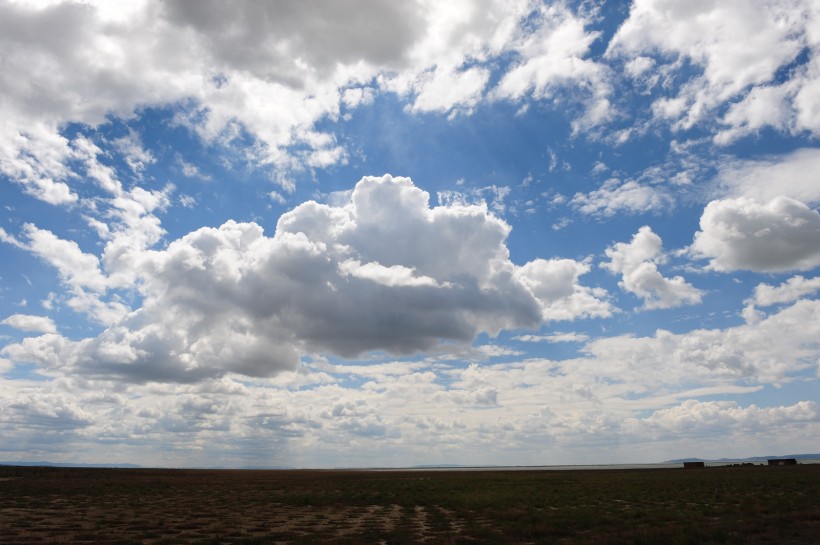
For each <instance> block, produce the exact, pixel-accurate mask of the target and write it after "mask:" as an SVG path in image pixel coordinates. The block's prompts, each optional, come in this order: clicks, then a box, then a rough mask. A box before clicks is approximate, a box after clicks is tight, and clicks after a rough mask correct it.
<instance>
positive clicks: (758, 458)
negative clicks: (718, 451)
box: [663, 454, 820, 464]
mask: <svg viewBox="0 0 820 545" xmlns="http://www.w3.org/2000/svg"><path fill="white" fill-rule="evenodd" d="M772 458H794V459H795V460H820V454H778V455H772V456H752V457H750V458H717V459H712V460H710V459H705V458H678V459H676V460H667V461H665V462H663V463H664V464H682V463H683V462H765V461H766V460H770V459H772Z"/></svg>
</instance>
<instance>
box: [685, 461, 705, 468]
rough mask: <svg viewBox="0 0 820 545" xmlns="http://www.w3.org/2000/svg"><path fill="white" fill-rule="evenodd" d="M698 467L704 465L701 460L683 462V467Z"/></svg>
mask: <svg viewBox="0 0 820 545" xmlns="http://www.w3.org/2000/svg"><path fill="white" fill-rule="evenodd" d="M699 467H706V464H705V463H703V462H683V469H697V468H699Z"/></svg>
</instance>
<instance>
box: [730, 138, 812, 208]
mask: <svg viewBox="0 0 820 545" xmlns="http://www.w3.org/2000/svg"><path fill="white" fill-rule="evenodd" d="M819 171H820V149H816V148H803V149H799V150H796V151H794V152H792V153H789V154H787V155H781V156H775V157H769V158H764V159H747V160H736V159H735V160H733V159H731V158H728V157H727V158H724V159H722V160H721V166H720V170H719V171H718V175H717V176H716V183H717V188H716V191H717V192H718V193H719V194H720V196H721V197H747V198H749V199H754V200H756V201H758V202H767V201H770V200H772V199H774V198H775V197H779V196H781V195H782V196H785V197H790V198H792V199H795V200H798V201H802V202H804V203H806V204H816V203H820V184H818V183H817V172H819Z"/></svg>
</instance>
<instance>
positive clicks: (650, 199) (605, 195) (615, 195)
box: [570, 178, 672, 217]
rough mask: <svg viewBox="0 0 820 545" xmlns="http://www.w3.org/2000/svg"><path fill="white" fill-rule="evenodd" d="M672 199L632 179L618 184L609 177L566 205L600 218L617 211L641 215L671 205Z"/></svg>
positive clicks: (657, 189) (575, 196)
mask: <svg viewBox="0 0 820 545" xmlns="http://www.w3.org/2000/svg"><path fill="white" fill-rule="evenodd" d="M671 204H672V198H671V197H670V196H669V195H668V194H667V193H666V192H665V191H663V190H662V189H659V188H657V187H654V186H651V185H646V184H642V183H640V182H637V181H635V180H628V181H626V182H621V180H618V179H615V178H612V179H609V180H607V181H606V182H604V183H603V184H602V185H601V187H600V189H596V190H594V191H590V192H589V193H576V194H575V195H574V196H573V197H572V200H570V205H572V206H573V207H574V208H575V209H577V210H578V211H579V212H581V213H582V214H588V215H596V216H603V217H610V216H614V215H615V214H618V213H621V212H627V213H632V214H636V213H643V212H651V211H656V210H661V209H663V208H667V207H669V206H671Z"/></svg>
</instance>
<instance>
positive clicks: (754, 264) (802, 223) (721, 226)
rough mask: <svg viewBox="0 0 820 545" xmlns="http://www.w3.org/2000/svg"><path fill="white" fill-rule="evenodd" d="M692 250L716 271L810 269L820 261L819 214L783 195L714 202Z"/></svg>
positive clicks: (701, 219) (702, 222)
mask: <svg viewBox="0 0 820 545" xmlns="http://www.w3.org/2000/svg"><path fill="white" fill-rule="evenodd" d="M691 249H692V251H693V252H694V254H695V255H696V256H699V257H704V258H708V259H709V267H711V268H712V269H715V270H718V271H733V270H738V269H747V270H751V271H755V272H784V271H795V270H808V269H811V268H813V267H816V266H817V265H820V214H818V213H817V212H816V211H815V210H812V209H811V208H809V207H808V206H806V205H805V204H804V203H802V202H800V201H796V200H794V199H791V198H788V197H782V196H781V197H776V198H774V199H772V200H770V201H768V202H766V203H760V202H758V201H755V200H752V199H747V198H737V199H724V200H717V201H712V202H710V203H709V204H708V205H707V206H706V209H705V210H704V211H703V215H702V216H701V218H700V231H699V232H697V233H695V240H694V242H693V243H692V248H691Z"/></svg>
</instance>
